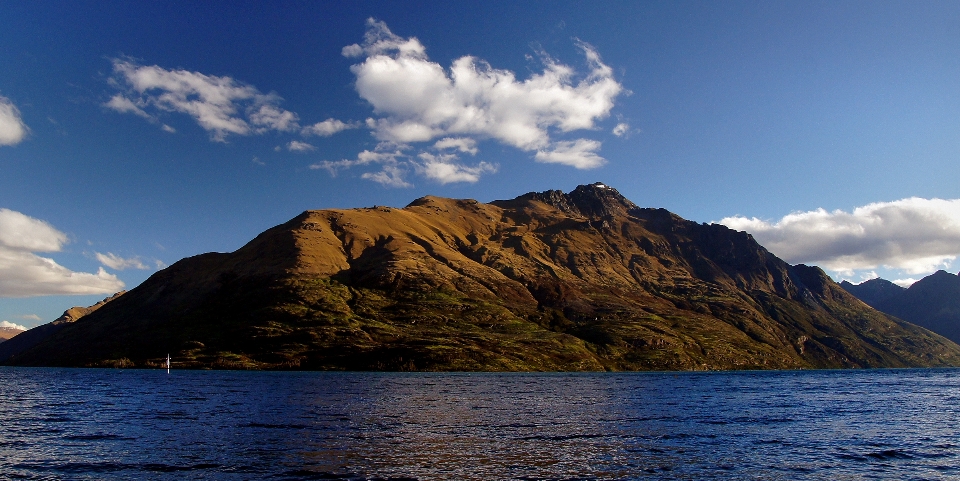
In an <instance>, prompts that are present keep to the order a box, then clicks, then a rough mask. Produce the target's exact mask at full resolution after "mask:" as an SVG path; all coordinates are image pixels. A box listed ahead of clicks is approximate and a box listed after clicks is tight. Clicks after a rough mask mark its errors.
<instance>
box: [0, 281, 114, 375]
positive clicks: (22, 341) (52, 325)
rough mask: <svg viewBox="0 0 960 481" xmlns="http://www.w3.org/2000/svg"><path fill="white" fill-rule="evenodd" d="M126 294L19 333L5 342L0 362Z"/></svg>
mask: <svg viewBox="0 0 960 481" xmlns="http://www.w3.org/2000/svg"><path fill="white" fill-rule="evenodd" d="M125 292H126V291H120V292H118V293H116V294H114V295H113V296H110V297H108V298H106V299H104V300H102V301H100V302H97V303H96V304H94V305H92V306H90V307H80V306H77V307H71V308H70V309H67V310H66V311H63V315H61V316H60V317H58V318H57V319H55V320H54V321H53V322H48V323H47V324H43V325H40V326H37V327H34V328H33V329H29V330H27V331H19V332H18V334H19V335H18V336H17V337H16V339H9V341H10V342H5V343H3V344H2V345H0V362H3V361H5V360H7V359H9V358H11V357H13V356H15V355H17V354H20V353H21V352H23V351H26V350H28V349H31V348H33V347H34V346H36V345H37V344H39V343H40V342H41V341H43V340H44V339H46V338H48V337H50V336H51V335H52V334H54V333H55V332H57V331H59V330H60V329H62V328H64V327H65V326H66V325H68V324H70V323H73V322H76V321H77V320H78V319H80V318H81V317H83V316H86V315H87V314H90V313H92V312H93V311H96V310H97V309H100V308H101V307H103V306H104V305H105V304H106V303H108V302H110V301H113V300H115V299H117V298H118V297H120V296H121V295H123V294H124V293H125Z"/></svg>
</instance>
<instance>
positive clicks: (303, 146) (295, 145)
mask: <svg viewBox="0 0 960 481" xmlns="http://www.w3.org/2000/svg"><path fill="white" fill-rule="evenodd" d="M287 150H289V151H291V152H309V151H311V150H317V148H316V147H314V146H312V145H310V144H308V143H306V142H300V141H299V140H291V141H290V142H288V143H287Z"/></svg>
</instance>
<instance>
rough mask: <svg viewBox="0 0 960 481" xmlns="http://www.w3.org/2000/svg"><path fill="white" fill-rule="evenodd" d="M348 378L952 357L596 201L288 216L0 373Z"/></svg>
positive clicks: (601, 191)
mask: <svg viewBox="0 0 960 481" xmlns="http://www.w3.org/2000/svg"><path fill="white" fill-rule="evenodd" d="M167 353H170V355H171V356H172V357H173V360H174V366H175V367H192V368H248V369H350V370H371V369H373V370H466V371H471V370H492V371H522V370H649V369H657V370H691V369H701V370H702V369H755V368H761V369H782V368H828V367H829V368H834V367H836V368H840V367H881V366H883V367H900V366H940V365H958V364H960V346H957V345H956V344H954V343H952V342H950V341H948V340H946V339H944V338H942V337H940V336H938V335H936V334H933V333H931V332H929V331H926V330H924V329H922V328H919V327H917V326H914V325H912V324H909V323H906V322H903V321H900V320H898V319H894V318H891V317H889V316H886V315H884V314H882V313H879V312H877V311H875V310H873V309H870V308H868V307H866V306H865V305H863V304H862V303H861V302H859V301H858V300H856V298H854V297H853V296H852V295H850V294H849V293H847V292H846V291H844V290H843V289H841V288H840V287H839V286H838V285H837V284H835V283H834V282H833V281H832V280H830V278H829V277H827V276H826V275H825V274H824V273H823V271H821V270H820V269H819V268H817V267H811V266H805V265H796V266H790V265H788V264H787V263H785V262H784V261H782V260H780V259H779V258H777V257H776V256H774V255H772V254H771V253H769V252H768V251H767V250H766V249H764V248H763V247H761V246H760V245H759V244H757V243H756V241H754V239H753V238H752V237H751V236H750V235H749V234H747V233H744V232H738V231H734V230H731V229H729V228H727V227H724V226H720V225H707V224H698V223H696V222H691V221H687V220H684V219H682V218H680V217H678V216H676V215H674V214H672V213H670V212H668V211H666V210H664V209H648V208H640V207H638V206H636V205H635V204H633V203H632V202H630V201H629V200H627V199H625V198H624V197H623V196H621V195H620V193H619V192H617V190H616V189H613V188H611V187H608V186H606V185H604V184H593V185H582V186H579V187H577V188H576V189H575V190H574V191H572V192H569V193H564V192H561V191H556V190H554V191H547V192H534V193H529V194H526V195H522V196H520V197H517V198H515V199H512V200H504V201H494V202H491V203H489V204H483V203H480V202H477V201H475V200H456V199H445V198H439V197H432V196H427V197H423V198H420V199H417V200H415V201H413V202H412V203H411V204H410V205H408V206H407V207H405V208H402V209H398V208H391V207H379V206H374V207H371V208H359V209H343V210H319V211H306V212H304V213H302V214H300V215H298V216H297V217H295V218H293V219H291V220H290V221H288V222H286V223H284V224H281V225H279V226H276V227H273V228H271V229H269V230H267V231H265V232H263V233H262V234H260V235H259V236H257V237H256V238H255V239H253V240H252V241H251V242H249V243H248V244H247V245H245V246H243V247H241V248H240V249H238V250H237V251H235V252H233V253H208V254H201V255H198V256H194V257H190V258H186V259H182V260H181V261H179V262H177V263H175V264H173V265H172V266H170V267H168V268H166V269H164V270H162V271H160V272H157V273H156V274H154V275H153V276H151V277H150V278H149V279H147V280H146V281H144V282H143V284H141V285H140V286H138V287H136V288H135V289H133V290H131V291H130V292H128V293H126V294H124V295H123V296H121V297H119V298H118V299H115V300H113V301H111V302H110V303H108V304H106V305H104V306H103V307H101V308H100V309H99V310H97V311H96V312H93V313H91V314H88V315H86V316H84V317H82V318H80V319H79V320H77V321H76V322H73V323H68V324H65V325H64V326H63V327H62V328H60V329H59V330H57V331H56V332H54V333H52V334H50V335H49V336H47V337H46V338H45V339H43V340H42V341H41V342H38V343H37V344H36V345H35V346H33V347H32V348H30V349H27V350H23V351H22V352H19V353H17V354H16V355H14V356H11V357H9V358H8V359H7V361H6V362H7V363H10V364H17V365H54V366H138V367H151V366H153V367H158V366H160V365H161V363H162V362H163V360H164V359H165V358H166V355H167Z"/></svg>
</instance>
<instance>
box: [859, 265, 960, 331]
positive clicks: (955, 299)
mask: <svg viewBox="0 0 960 481" xmlns="http://www.w3.org/2000/svg"><path fill="white" fill-rule="evenodd" d="M848 284H849V283H848ZM867 284H870V286H868V287H866V288H864V286H865V285H867ZM887 284H889V285H891V286H894V287H896V288H897V289H893V288H890V287H886V286H887ZM841 285H842V286H843V288H844V289H846V290H847V291H849V292H850V293H852V294H854V295H855V296H857V297H859V298H860V299H861V300H862V301H863V302H865V303H867V304H869V305H870V306H872V307H874V308H875V309H877V310H879V311H882V312H885V313H887V314H890V315H892V316H896V317H899V318H901V319H904V320H906V321H910V322H912V323H914V324H916V325H918V326H922V327H925V328H927V329H930V330H931V331H933V332H936V333H938V334H940V335H942V336H944V337H946V338H948V339H950V340H952V341H954V342H960V275H953V274H951V273H949V272H947V271H943V270H940V271H937V272H935V273H933V274H930V275H929V276H927V277H924V278H923V279H920V280H919V281H917V282H915V283H913V285H911V286H910V287H909V288H907V289H904V288H902V287H900V286H897V285H895V284H893V283H891V282H889V281H885V280H883V279H874V280H870V281H866V282H864V283H862V284H859V285H843V284H841ZM875 286H884V287H882V288H880V289H877V288H876V287H875ZM881 289H882V292H881Z"/></svg>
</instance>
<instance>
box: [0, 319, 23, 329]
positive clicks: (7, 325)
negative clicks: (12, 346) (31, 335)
mask: <svg viewBox="0 0 960 481" xmlns="http://www.w3.org/2000/svg"><path fill="white" fill-rule="evenodd" d="M0 329H17V330H19V331H26V330H27V328H26V327H24V326H21V325H20V324H14V323H12V322H10V321H0Z"/></svg>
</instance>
